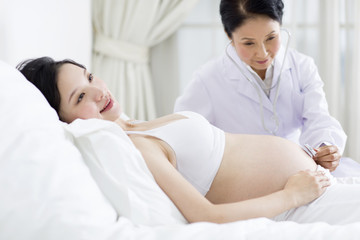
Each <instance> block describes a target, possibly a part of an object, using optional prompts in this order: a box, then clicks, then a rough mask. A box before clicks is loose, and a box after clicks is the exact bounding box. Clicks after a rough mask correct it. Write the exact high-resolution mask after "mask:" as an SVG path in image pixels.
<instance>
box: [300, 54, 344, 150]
mask: <svg viewBox="0 0 360 240" xmlns="http://www.w3.org/2000/svg"><path fill="white" fill-rule="evenodd" d="M298 61H299V59H298ZM300 61H301V62H300V63H298V67H299V68H300V69H298V70H299V71H297V72H298V74H299V76H298V77H299V79H300V80H299V81H300V82H299V83H300V89H301V93H300V95H302V97H303V99H304V107H303V115H302V119H303V129H302V134H301V136H300V144H302V145H303V144H305V143H308V144H310V145H311V146H312V147H318V146H319V145H320V144H321V143H324V142H328V143H331V144H333V145H336V146H337V147H338V148H339V151H340V153H341V154H342V153H343V151H344V148H345V143H346V138H347V136H346V134H345V132H344V131H343V129H342V127H341V125H340V123H339V122H338V121H337V120H336V119H335V118H333V117H332V116H330V114H329V111H328V104H327V101H326V98H325V93H324V90H323V85H324V83H323V81H322V80H321V78H320V76H319V73H318V70H317V67H316V65H315V63H314V61H313V59H311V58H309V57H305V56H304V57H303V58H302V59H301V60H300Z"/></svg>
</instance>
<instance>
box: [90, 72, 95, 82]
mask: <svg viewBox="0 0 360 240" xmlns="http://www.w3.org/2000/svg"><path fill="white" fill-rule="evenodd" d="M93 78H94V76H93V74H92V73H90V74H89V82H91V81H92V80H93Z"/></svg>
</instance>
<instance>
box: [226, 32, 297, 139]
mask: <svg viewBox="0 0 360 240" xmlns="http://www.w3.org/2000/svg"><path fill="white" fill-rule="evenodd" d="M281 30H283V31H285V32H286V34H287V35H288V40H287V43H286V48H285V53H284V58H283V61H282V64H281V68H280V74H279V79H278V81H277V83H276V92H275V97H274V101H273V104H272V108H273V115H272V119H273V120H274V122H275V128H274V129H273V130H270V129H269V128H268V127H267V126H266V124H265V120H264V110H263V108H264V106H263V99H262V95H261V90H260V88H259V86H258V84H256V83H255V82H254V80H253V79H250V78H248V77H247V75H246V74H244V73H243V71H242V70H241V68H240V66H239V65H238V64H237V63H236V62H235V60H234V59H233V58H232V57H231V56H230V55H229V53H228V47H229V45H230V44H231V43H232V41H230V42H229V43H228V44H227V45H226V49H225V53H226V56H227V57H228V58H229V59H230V60H231V61H232V62H233V63H234V64H235V66H236V67H237V68H238V69H239V71H240V72H241V73H242V74H243V75H244V76H245V77H246V79H247V80H248V81H249V82H250V83H251V85H252V86H253V87H254V88H255V89H256V92H257V94H258V97H259V102H260V116H261V124H262V126H263V128H264V129H265V130H266V131H267V132H269V133H270V134H272V135H276V133H277V131H278V130H279V125H280V124H279V117H278V115H277V112H276V103H277V100H278V97H279V89H280V88H279V86H280V81H281V74H282V70H283V67H284V63H285V58H286V55H287V52H288V49H289V43H290V39H291V34H290V32H289V31H288V30H287V29H281ZM273 87H275V86H273ZM273 87H270V88H268V89H264V90H270V89H272V88H273Z"/></svg>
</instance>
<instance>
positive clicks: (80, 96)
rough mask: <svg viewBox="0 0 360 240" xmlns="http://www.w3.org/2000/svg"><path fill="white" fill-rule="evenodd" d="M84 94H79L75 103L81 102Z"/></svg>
mask: <svg viewBox="0 0 360 240" xmlns="http://www.w3.org/2000/svg"><path fill="white" fill-rule="evenodd" d="M84 96H85V93H81V94H80V95H79V97H78V100H77V103H79V102H81V100H82V99H83V98H84Z"/></svg>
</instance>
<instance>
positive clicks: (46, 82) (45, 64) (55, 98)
mask: <svg viewBox="0 0 360 240" xmlns="http://www.w3.org/2000/svg"><path fill="white" fill-rule="evenodd" d="M66 63H70V64H73V65H76V66H78V67H81V68H84V69H86V68H85V67H84V66H83V65H81V64H79V63H77V62H75V61H73V60H71V59H65V60H61V61H55V60H54V59H52V58H50V57H40V58H36V59H28V60H25V61H23V62H21V63H19V64H18V65H17V66H16V68H17V69H18V70H19V71H20V72H21V73H22V74H23V75H24V76H25V78H26V79H27V80H28V81H30V82H31V83H32V84H34V85H35V86H36V87H37V88H38V89H39V90H40V92H41V93H42V94H43V95H44V96H45V98H46V100H47V101H48V102H49V104H50V106H51V107H52V108H54V109H55V110H56V112H57V113H59V110H60V100H61V99H60V92H59V89H58V86H57V81H58V74H59V69H60V67H61V66H62V65H64V64H66Z"/></svg>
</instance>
